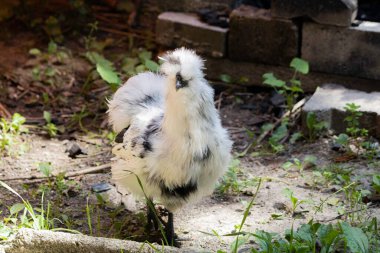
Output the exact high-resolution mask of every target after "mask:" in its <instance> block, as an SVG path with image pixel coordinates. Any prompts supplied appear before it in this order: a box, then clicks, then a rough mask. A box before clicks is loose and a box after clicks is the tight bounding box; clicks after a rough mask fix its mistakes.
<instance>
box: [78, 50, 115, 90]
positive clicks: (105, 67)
mask: <svg viewBox="0 0 380 253" xmlns="http://www.w3.org/2000/svg"><path fill="white" fill-rule="evenodd" d="M86 58H87V59H88V60H89V61H90V62H91V63H92V64H93V65H94V66H95V69H96V72H97V73H98V74H99V76H100V77H101V78H102V79H103V80H104V81H105V82H106V83H108V84H109V85H110V86H111V88H113V89H116V88H117V86H118V85H119V84H120V83H121V80H120V78H119V75H118V73H117V72H116V70H115V67H114V65H113V63H112V62H110V61H109V60H107V59H106V58H105V57H104V56H102V55H100V54H99V53H97V52H94V51H88V52H87V53H86ZM92 73H93V71H91V72H90V73H89V75H88V77H87V80H86V82H85V83H84V84H83V90H84V91H86V90H87V89H88V88H89V85H90V81H91V75H92Z"/></svg>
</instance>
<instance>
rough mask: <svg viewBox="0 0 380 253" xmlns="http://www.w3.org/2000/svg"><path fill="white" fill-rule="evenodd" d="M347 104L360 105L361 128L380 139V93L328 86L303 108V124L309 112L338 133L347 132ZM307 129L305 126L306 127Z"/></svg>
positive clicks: (315, 94)
mask: <svg viewBox="0 0 380 253" xmlns="http://www.w3.org/2000/svg"><path fill="white" fill-rule="evenodd" d="M347 103H355V104H357V105H360V109H359V111H361V112H363V116H362V117H361V119H360V124H361V127H363V128H366V129H368V130H369V133H370V135H373V136H375V137H377V138H379V137H380V92H370V93H367V92H363V91H358V90H351V89H346V88H344V87H343V86H341V85H336V84H326V85H324V86H322V87H320V88H318V89H317V90H316V91H315V93H314V94H313V96H312V97H311V98H310V100H309V101H307V102H306V104H305V106H304V108H303V122H304V124H305V123H306V120H305V119H306V115H307V113H308V112H314V113H316V115H317V118H318V119H319V120H324V121H326V122H327V124H328V128H329V129H331V130H334V131H335V132H337V133H342V132H345V131H346V127H347V126H346V123H345V122H344V118H345V117H346V113H345V110H344V107H345V105H346V104H347ZM304 127H305V126H304Z"/></svg>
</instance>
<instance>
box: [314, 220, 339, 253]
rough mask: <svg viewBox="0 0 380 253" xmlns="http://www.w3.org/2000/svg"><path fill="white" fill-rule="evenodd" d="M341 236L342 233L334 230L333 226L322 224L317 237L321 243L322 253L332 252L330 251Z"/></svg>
mask: <svg viewBox="0 0 380 253" xmlns="http://www.w3.org/2000/svg"><path fill="white" fill-rule="evenodd" d="M339 234H340V232H339V231H338V230H336V229H334V228H333V226H332V225H331V224H328V225H324V224H322V225H321V226H320V227H319V229H318V231H317V235H318V238H319V240H320V242H321V247H322V248H321V253H329V252H331V251H330V249H331V248H332V247H333V244H334V242H335V241H336V240H337V238H338V235H339Z"/></svg>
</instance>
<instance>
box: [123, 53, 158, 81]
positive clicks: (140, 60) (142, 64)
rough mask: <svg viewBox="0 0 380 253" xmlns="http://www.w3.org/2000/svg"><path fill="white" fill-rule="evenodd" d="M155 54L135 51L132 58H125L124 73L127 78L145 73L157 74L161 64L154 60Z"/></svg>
mask: <svg viewBox="0 0 380 253" xmlns="http://www.w3.org/2000/svg"><path fill="white" fill-rule="evenodd" d="M152 57H153V54H152V52H150V51H147V50H145V49H144V50H139V51H133V52H132V53H131V55H130V56H127V57H125V58H124V60H123V63H122V67H121V69H122V71H123V72H124V73H125V74H126V75H127V76H134V75H136V74H138V73H141V72H145V71H152V72H157V71H158V69H159V64H158V63H157V62H155V61H153V60H152Z"/></svg>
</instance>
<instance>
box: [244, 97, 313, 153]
mask: <svg viewBox="0 0 380 253" xmlns="http://www.w3.org/2000/svg"><path fill="white" fill-rule="evenodd" d="M305 102H306V99H305V98H303V99H302V100H300V101H298V103H297V104H295V105H294V107H293V109H292V112H291V113H290V111H287V112H286V113H284V115H282V117H281V118H279V119H277V120H276V122H275V123H274V124H273V125H272V126H271V127H270V128H269V129H267V130H266V131H265V132H263V133H262V134H261V135H260V136H259V138H257V140H254V141H253V142H251V143H250V144H249V145H248V146H247V148H246V149H245V150H244V151H243V152H242V153H241V156H244V155H245V154H247V152H248V151H249V150H250V149H251V147H252V145H253V144H254V143H256V144H259V143H261V142H262V141H263V140H264V139H265V137H266V136H267V135H268V134H269V133H270V132H272V131H273V129H275V128H276V127H277V126H278V125H279V124H280V123H281V122H282V121H283V120H284V119H286V118H287V117H288V116H289V115H292V117H295V115H296V114H298V113H299V112H301V110H300V109H301V108H302V106H303V105H304V104H305Z"/></svg>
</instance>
